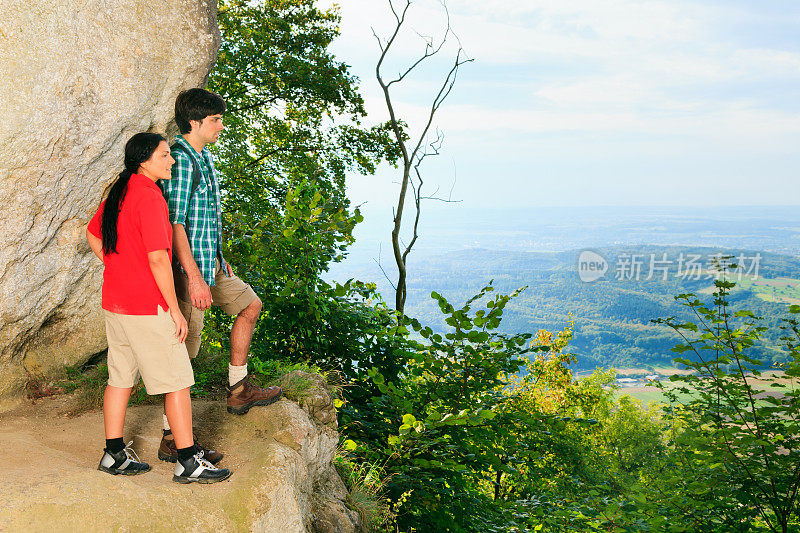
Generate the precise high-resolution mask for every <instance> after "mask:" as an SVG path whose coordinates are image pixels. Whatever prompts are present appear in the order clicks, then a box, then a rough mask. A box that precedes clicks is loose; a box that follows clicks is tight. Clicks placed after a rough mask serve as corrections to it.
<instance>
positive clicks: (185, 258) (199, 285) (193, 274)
mask: <svg viewBox="0 0 800 533" xmlns="http://www.w3.org/2000/svg"><path fill="white" fill-rule="evenodd" d="M172 157H173V158H174V159H175V164H173V165H172V179H170V180H160V181H159V185H160V186H161V188H162V190H163V191H164V196H165V197H166V199H167V206H168V207H169V221H170V223H171V224H172V250H173V254H174V255H175V257H176V258H177V259H178V261H179V262H180V264H181V266H182V267H183V270H184V271H185V272H186V275H187V277H188V278H189V283H188V284H187V287H186V289H187V290H188V291H189V299H190V300H191V303H192V305H193V306H194V307H197V308H198V309H208V308H209V307H211V301H212V299H211V289H210V288H209V286H208V284H207V283H206V282H205V280H204V279H203V276H202V274H201V273H200V269H199V268H198V267H197V263H196V262H195V260H194V257H193V256H192V249H191V247H190V246H189V238H188V236H187V235H186V227H185V226H184V224H185V223H186V216H187V214H188V211H189V201H190V199H191V196H192V174H193V171H194V168H193V166H192V161H191V160H190V159H189V155H188V154H186V153H185V152H183V151H181V150H173V151H172Z"/></svg>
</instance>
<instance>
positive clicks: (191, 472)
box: [172, 450, 231, 484]
mask: <svg viewBox="0 0 800 533" xmlns="http://www.w3.org/2000/svg"><path fill="white" fill-rule="evenodd" d="M229 477H231V471H230V470H228V469H227V468H215V467H214V465H212V464H211V463H210V462H208V460H206V459H205V458H203V452H202V450H201V451H199V452H197V453H196V454H194V455H193V456H192V457H190V458H189V459H186V460H182V459H180V458H179V459H178V460H177V461H176V462H175V475H174V476H172V481H175V482H177V483H184V484H186V483H192V482H195V481H196V482H197V483H216V482H217V481H225V480H226V479H228V478H229Z"/></svg>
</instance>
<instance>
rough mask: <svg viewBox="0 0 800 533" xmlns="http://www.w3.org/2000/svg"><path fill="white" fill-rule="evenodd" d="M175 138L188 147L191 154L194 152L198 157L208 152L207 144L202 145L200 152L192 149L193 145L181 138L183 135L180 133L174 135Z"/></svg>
mask: <svg viewBox="0 0 800 533" xmlns="http://www.w3.org/2000/svg"><path fill="white" fill-rule="evenodd" d="M175 140H176V141H177V142H179V143H181V144H182V145H184V146H185V147H187V148H189V149H190V150H191V151H192V153H193V154H196V155H197V157H198V159H199V158H200V156H202V155H204V154H205V153H206V152H208V147H207V146H204V147H203V149H202V150H200V153H197V150H195V149H194V146H192V145H191V144H189V141H187V140H186V139H184V138H183V135H180V134H178V135H176V136H175Z"/></svg>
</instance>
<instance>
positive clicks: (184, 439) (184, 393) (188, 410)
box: [164, 387, 194, 449]
mask: <svg viewBox="0 0 800 533" xmlns="http://www.w3.org/2000/svg"><path fill="white" fill-rule="evenodd" d="M164 411H165V412H166V413H167V420H168V421H169V427H170V428H171V429H172V436H173V438H174V439H175V446H176V447H177V448H178V449H180V448H188V447H189V446H192V445H194V436H193V435H192V400H191V398H190V396H189V388H188V387H187V388H185V389H181V390H179V391H175V392H168V393H167V394H165V395H164Z"/></svg>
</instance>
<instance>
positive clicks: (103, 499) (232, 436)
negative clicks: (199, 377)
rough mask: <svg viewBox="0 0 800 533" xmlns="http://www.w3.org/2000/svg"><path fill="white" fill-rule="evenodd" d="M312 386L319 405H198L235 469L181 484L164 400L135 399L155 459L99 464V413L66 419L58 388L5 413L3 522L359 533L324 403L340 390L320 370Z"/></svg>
mask: <svg viewBox="0 0 800 533" xmlns="http://www.w3.org/2000/svg"><path fill="white" fill-rule="evenodd" d="M306 385H307V384H306ZM306 392H307V393H308V394H306ZM302 396H303V397H314V398H316V399H317V400H315V401H316V407H315V409H313V410H312V411H313V413H314V414H309V409H307V408H305V407H303V408H301V407H300V406H298V404H297V403H295V402H293V401H290V400H287V399H282V400H280V401H279V402H277V403H275V404H273V405H270V406H268V407H254V408H253V409H251V410H250V412H249V413H247V414H246V415H243V416H234V415H229V414H227V413H226V412H225V405H224V402H194V403H193V413H194V425H195V426H196V427H198V428H199V429H198V438H199V440H200V442H202V443H204V444H206V445H207V446H209V445H210V446H211V447H214V448H215V449H218V450H221V451H223V452H224V453H225V457H224V458H223V459H222V462H221V463H220V466H224V467H226V468H230V469H231V470H232V471H233V476H231V478H230V479H229V480H227V481H224V482H221V483H217V484H214V485H196V484H192V485H180V484H177V483H174V482H173V481H172V469H173V468H174V465H173V464H170V463H165V462H162V461H159V460H158V459H157V458H156V451H157V449H158V444H159V441H160V439H161V413H162V410H161V407H160V406H155V405H152V406H140V407H131V408H129V409H128V414H127V417H126V424H125V426H126V430H125V438H126V440H127V439H133V440H134V449H135V450H136V451H137V453H138V455H139V457H140V458H141V460H143V461H145V462H148V463H150V465H151V466H152V471H151V472H147V473H145V474H141V475H138V476H130V477H128V476H111V475H108V474H106V473H103V472H99V471H98V470H97V464H98V463H99V461H100V456H101V450H102V448H103V446H104V444H105V442H104V440H103V417H102V414H101V413H99V412H95V413H88V414H85V415H82V416H80V417H77V418H65V417H63V416H60V415H59V414H58V413H59V411H60V410H62V409H63V408H64V406H60V404H59V402H60V400H59V398H47V399H44V400H40V401H39V403H38V404H37V405H36V406H33V407H23V408H22V409H19V410H16V411H14V412H13V413H11V412H9V413H6V414H5V415H2V416H0V442H2V443H3V445H2V446H0V465H2V468H3V490H2V491H0V530H3V531H31V532H36V531H42V532H48V533H49V532H52V531H87V532H91V531H131V532H132V531H148V532H150V531H215V532H227V531H231V532H234V531H255V532H264V533H306V532H309V533H311V532H313V533H355V532H356V531H360V530H362V529H363V528H362V525H361V521H360V518H359V515H358V514H357V513H356V512H355V511H353V510H351V509H349V508H348V507H347V506H346V505H345V501H346V499H347V489H346V488H345V485H344V483H343V482H342V480H341V478H340V477H339V474H338V473H337V472H336V469H335V467H334V466H333V462H332V461H333V457H334V454H335V453H336V446H337V443H338V440H339V436H338V432H337V427H336V416H335V412H334V410H333V407H332V405H331V406H330V407H329V408H322V407H321V406H322V403H324V400H325V399H326V398H327V400H328V401H329V403H330V392H329V391H328V389H327V387H326V386H325V384H324V382H323V381H321V380H318V379H315V380H314V382H313V383H312V384H311V386H308V387H305V386H304V390H303V391H302ZM320 399H322V400H323V401H322V402H320V401H318V400H320ZM301 403H303V402H301Z"/></svg>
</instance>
